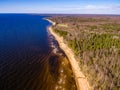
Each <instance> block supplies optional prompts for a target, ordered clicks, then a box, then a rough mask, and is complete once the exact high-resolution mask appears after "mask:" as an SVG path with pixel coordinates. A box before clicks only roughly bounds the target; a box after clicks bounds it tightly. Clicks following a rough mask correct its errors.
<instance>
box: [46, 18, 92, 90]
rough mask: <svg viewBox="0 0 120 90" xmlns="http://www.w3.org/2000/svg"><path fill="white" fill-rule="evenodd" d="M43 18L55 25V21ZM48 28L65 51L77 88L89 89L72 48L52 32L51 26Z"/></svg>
mask: <svg viewBox="0 0 120 90" xmlns="http://www.w3.org/2000/svg"><path fill="white" fill-rule="evenodd" d="M45 20H47V21H49V22H50V23H52V25H53V26H54V25H56V23H55V22H53V21H51V20H49V19H45ZM48 29H49V32H50V33H51V34H52V35H53V36H54V37H55V39H56V40H57V41H58V43H59V45H60V48H61V49H63V51H64V52H65V54H66V55H67V57H68V59H69V62H70V64H71V67H72V70H73V74H74V77H75V81H76V85H77V89H78V90H91V89H90V86H89V83H88V81H87V79H86V77H85V76H84V75H83V73H82V72H81V70H80V67H79V65H78V62H77V61H76V60H75V58H74V53H73V52H72V50H71V49H70V48H69V47H68V46H67V45H66V44H65V43H64V41H63V38H62V37H60V36H58V35H57V34H56V33H54V32H53V29H52V26H50V27H49V28H48Z"/></svg>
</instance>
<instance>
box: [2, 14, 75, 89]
mask: <svg viewBox="0 0 120 90" xmlns="http://www.w3.org/2000/svg"><path fill="white" fill-rule="evenodd" d="M43 18H45V16H40V15H30V14H29V15H27V14H26V15H25V14H0V90H54V89H55V88H57V89H58V88H61V89H59V90H63V89H62V87H63V86H64V88H65V87H69V88H71V86H72V87H73V88H74V89H75V82H74V80H73V78H72V76H69V77H70V79H69V80H67V79H66V80H67V84H66V85H63V84H62V85H61V87H60V86H59V85H57V84H56V82H57V81H58V77H60V76H59V74H60V73H59V72H58V71H59V70H60V69H59V68H60V61H59V60H60V59H59V60H58V58H59V57H58V56H55V55H54V54H51V53H52V49H51V48H50V44H49V43H50V40H49V36H48V32H47V26H49V25H51V24H50V23H49V22H48V21H46V20H44V19H43ZM56 65H57V66H56ZM52 71H54V73H52ZM60 75H61V74H60ZM61 77H62V76H61ZM69 85H70V86H69ZM74 89H73V90H74ZM65 90H68V89H65Z"/></svg>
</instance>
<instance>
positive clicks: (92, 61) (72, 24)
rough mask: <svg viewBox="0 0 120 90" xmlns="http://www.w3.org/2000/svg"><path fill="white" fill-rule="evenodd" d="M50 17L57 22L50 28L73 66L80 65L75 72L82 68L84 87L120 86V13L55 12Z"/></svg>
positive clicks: (108, 88) (106, 88) (110, 88)
mask: <svg viewBox="0 0 120 90" xmlns="http://www.w3.org/2000/svg"><path fill="white" fill-rule="evenodd" d="M49 20H51V21H53V22H56V23H54V25H53V26H52V29H53V30H52V29H51V28H50V31H51V33H52V34H53V35H55V37H56V39H57V40H58V42H59V43H60V46H61V48H63V50H64V51H65V53H66V55H67V56H68V58H69V60H70V64H71V66H72V68H73V67H76V69H75V70H74V69H73V72H74V73H76V72H75V71H77V72H82V75H81V74H79V75H81V77H80V78H79V79H81V82H80V83H79V84H80V85H79V86H80V88H81V90H87V89H88V88H90V89H92V90H119V89H120V16H112V15H111V16H107V15H106V16H97V15H95V16H92V15H90V16H89V15H88V16H53V17H50V18H49ZM68 47H69V48H68ZM73 62H75V63H73ZM72 64H74V65H72ZM76 65H78V66H76ZM76 78H78V77H76ZM83 78H84V79H83ZM82 80H86V82H85V83H86V84H84V85H82V84H83V81H82ZM76 81H77V80H76ZM78 81H79V80H78ZM78 81H77V83H78ZM87 81H88V82H89V84H88V82H87ZM89 85H90V86H89ZM84 87H85V88H84Z"/></svg>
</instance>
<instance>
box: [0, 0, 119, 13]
mask: <svg viewBox="0 0 120 90" xmlns="http://www.w3.org/2000/svg"><path fill="white" fill-rule="evenodd" d="M0 13H43V14H45V13H46V14H119V15H120V0H0Z"/></svg>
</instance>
